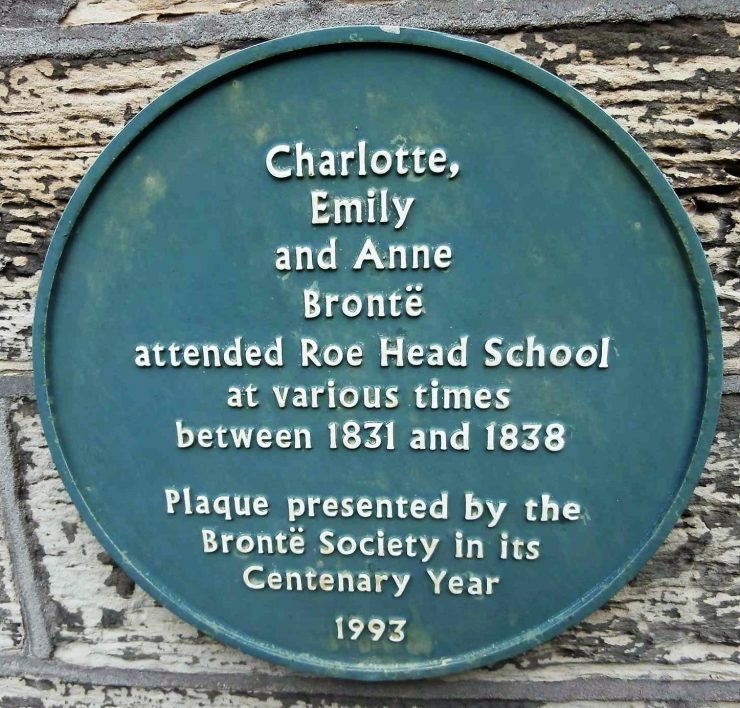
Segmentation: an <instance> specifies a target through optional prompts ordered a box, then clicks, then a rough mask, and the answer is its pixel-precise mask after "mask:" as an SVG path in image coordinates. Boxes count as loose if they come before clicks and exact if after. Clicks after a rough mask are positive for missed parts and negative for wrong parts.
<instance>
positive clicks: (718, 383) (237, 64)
mask: <svg viewBox="0 0 740 708" xmlns="http://www.w3.org/2000/svg"><path fill="white" fill-rule="evenodd" d="M359 43H363V44H365V45H373V46H379V47H383V46H391V47H392V46H394V45H402V46H405V47H411V48H419V49H422V50H432V51H437V52H441V53H443V54H451V55H453V56H455V57H458V58H460V57H462V58H464V59H467V60H469V61H472V62H474V63H477V64H479V65H481V64H482V65H484V66H488V67H491V68H492V69H495V70H498V71H504V72H507V73H509V74H511V75H513V76H514V77H516V78H518V79H520V80H522V81H525V82H527V83H529V84H531V85H534V86H536V87H538V88H539V89H541V90H542V91H544V92H546V93H547V94H548V95H549V96H551V97H553V98H555V99H557V100H558V101H560V102H561V103H563V104H565V105H566V106H568V107H569V108H570V109H571V110H573V111H574V112H576V113H577V114H578V115H579V116H580V117H581V118H582V119H584V120H585V121H587V122H588V123H590V124H591V126H592V127H594V128H596V129H597V130H598V131H599V132H600V133H602V135H604V136H605V137H606V138H607V139H608V140H610V141H611V142H612V144H613V145H614V146H615V147H616V148H617V149H618V150H619V151H620V153H621V154H622V156H623V157H625V158H626V159H627V160H628V161H629V162H630V163H631V165H632V167H633V168H634V169H635V170H636V171H637V172H638V173H639V174H640V175H641V177H642V179H643V181H644V183H645V184H646V186H647V187H648V188H649V189H650V190H651V191H652V192H653V194H654V195H655V196H656V197H657V199H658V201H659V202H660V204H661V206H662V208H663V210H664V212H665V215H666V216H667V218H668V219H669V221H670V223H671V224H672V225H673V229H674V232H675V235H676V236H677V237H678V239H679V241H680V245H681V246H682V249H683V255H684V258H685V260H686V262H687V266H688V269H689V272H690V274H691V275H692V277H693V280H694V282H695V285H696V290H695V292H696V294H697V295H698V301H697V304H698V306H699V307H700V309H701V314H702V318H703V322H704V329H705V332H706V345H707V346H706V356H705V362H706V368H705V370H704V371H702V372H697V375H702V376H703V377H704V389H705V399H704V407H703V415H702V419H701V423H700V425H699V426H698V429H697V435H696V440H695V443H694V450H693V453H692V455H691V458H690V461H689V464H688V465H687V468H686V472H685V474H684V478H683V482H682V483H681V485H680V487H679V489H678V492H677V494H676V495H675V497H674V498H673V501H672V503H671V504H670V505H669V506H668V507H667V509H666V510H665V511H664V513H663V515H662V517H660V519H659V521H658V523H657V524H656V526H655V527H654V529H653V531H652V533H651V534H650V535H649V537H647V538H646V539H645V540H644V542H643V545H642V546H641V547H640V548H639V550H638V551H637V552H636V553H635V554H633V555H632V556H630V557H629V558H628V559H627V561H626V562H625V563H623V564H622V565H621V566H620V567H619V568H618V569H617V570H616V571H615V572H614V573H613V574H612V575H611V576H609V577H607V578H604V579H603V580H602V582H601V583H599V584H597V585H596V586H594V587H593V588H592V589H591V590H590V591H589V592H588V593H586V594H584V595H582V596H581V597H580V598H579V599H578V600H577V601H576V602H574V603H573V604H571V605H570V606H568V607H566V608H564V609H563V611H562V612H560V613H559V614H557V615H554V616H552V617H550V619H549V621H548V622H546V623H543V624H542V625H540V626H539V627H537V628H535V629H533V630H529V631H527V632H524V633H521V634H519V635H517V636H516V637H514V638H512V639H511V640H510V641H508V642H506V643H501V644H497V645H490V646H488V647H485V648H483V649H478V650H475V651H470V652H464V653H461V654H457V655H455V656H454V657H449V658H438V659H433V660H428V661H424V660H421V661H418V662H416V663H414V664H413V665H412V666H409V665H402V664H398V665H392V664H391V665H388V664H382V663H377V664H373V663H372V660H365V659H363V660H362V662H361V663H357V662H353V661H346V660H345V661H342V660H337V661H330V660H325V659H317V658H311V657H310V656H306V655H305V654H301V653H299V652H291V651H286V650H282V649H279V648H277V647H275V646H273V645H268V644H266V643H261V642H257V641H254V640H251V639H250V638H249V637H248V636H246V635H245V633H238V632H233V631H230V630H228V629H227V628H225V627H222V626H220V625H219V623H218V622H217V621H215V620H213V619H211V618H208V617H206V616H204V615H203V614H202V613H201V612H199V610H198V609H197V608H196V607H193V606H192V605H188V604H187V603H185V602H184V601H181V600H180V599H179V598H178V597H177V596H176V595H175V594H173V593H170V592H169V590H168V589H167V587H166V585H165V584H163V583H161V582H159V581H157V580H156V579H154V578H150V577H149V576H148V575H147V573H146V571H145V569H143V568H139V567H137V566H135V565H134V564H133V563H132V562H131V561H129V560H128V557H127V554H126V551H125V549H123V548H120V547H119V546H118V545H116V541H115V539H113V538H111V537H110V536H108V535H107V533H106V532H105V529H104V528H103V527H102V526H101V525H100V524H99V523H98V521H97V519H96V517H95V513H94V510H93V509H91V508H90V507H89V506H88V505H87V504H86V502H85V500H84V497H83V496H82V494H81V492H80V490H79V488H78V487H77V484H76V482H75V479H74V476H73V475H72V473H71V471H70V469H69V467H68V465H67V462H66V459H65V456H64V452H63V451H62V449H61V446H60V443H59V439H58V437H57V434H56V427H55V423H54V416H53V414H52V410H51V400H50V399H51V395H50V392H49V381H48V379H47V371H46V323H47V317H48V313H49V305H50V300H51V297H52V291H53V284H54V279H55V276H56V272H57V268H58V266H59V263H60V260H61V257H62V254H63V250H64V246H65V244H66V242H67V239H68V238H69V237H70V234H71V233H72V231H73V229H74V227H75V225H76V222H77V219H78V217H79V216H80V214H81V213H82V211H83V209H84V206H85V204H86V202H87V200H88V199H89V198H90V196H91V195H92V194H93V192H94V191H95V188H96V186H97V184H98V182H99V181H100V180H101V179H102V178H103V177H104V176H105V174H106V173H107V172H108V171H109V170H110V169H111V167H113V166H114V165H115V164H116V161H117V160H118V158H119V157H120V156H121V155H122V154H123V153H124V152H125V151H126V149H127V148H128V147H129V145H131V144H132V143H133V142H134V141H135V140H136V138H137V136H139V135H140V134H142V133H143V132H144V131H146V130H147V128H148V127H149V126H150V125H152V123H154V122H155V121H156V120H157V119H159V118H160V117H162V116H163V115H165V114H166V113H167V111H169V110H170V109H172V108H173V107H175V106H177V105H178V104H179V103H180V102H181V101H183V100H185V99H187V98H188V97H189V96H190V95H191V94H193V93H195V92H197V91H199V90H200V89H203V88H204V87H206V86H208V85H209V84H211V83H212V82H215V81H218V80H220V79H222V78H224V77H226V76H227V75H229V74H230V73H232V72H235V71H239V70H241V69H244V68H246V67H254V66H258V65H259V64H261V63H264V62H267V61H270V60H272V59H276V58H287V57H290V56H291V55H299V54H300V53H302V52H305V51H315V50H324V49H327V48H330V47H332V46H345V47H347V46H351V45H353V44H359ZM33 369H34V381H35V388H36V396H37V401H38V407H39V413H40V416H41V421H42V426H43V430H44V434H45V436H46V439H47V442H48V444H49V449H50V451H51V455H52V459H53V461H54V464H55V465H56V467H57V468H58V470H59V472H60V474H61V476H62V479H63V481H64V484H65V487H66V488H67V491H68V492H69V495H70V497H71V498H72V500H73V501H74V503H75V506H76V507H77V509H78V510H79V511H80V513H81V515H82V517H83V519H84V521H85V522H86V523H87V525H88V527H90V529H91V530H92V532H93V533H94V535H95V537H96V538H97V539H98V540H99V541H100V543H101V544H102V545H103V547H104V548H105V549H106V551H107V552H108V553H109V554H110V555H111V556H112V557H113V559H114V560H115V561H116V563H118V564H119V565H120V566H121V567H122V568H123V569H124V570H125V571H126V573H127V574H129V575H130V576H131V577H132V578H133V579H134V581H135V582H136V583H137V584H139V585H140V586H141V587H142V588H143V589H145V590H146V591H147V592H148V593H149V594H150V595H152V596H153V597H154V598H156V599H157V600H158V601H159V602H161V603H162V604H163V605H164V606H165V607H167V608H168V609H170V610H171V611H173V612H174V613H175V614H176V615H178V616H179V617H181V618H182V619H184V620H185V621H186V622H188V623H190V624H191V625H194V626H195V627H197V628H198V629H200V630H202V631H204V632H205V633H207V634H209V635H211V636H213V637H215V638H216V639H218V640H220V641H222V642H223V643H225V644H228V645H230V646H233V647H236V648H238V649H240V650H242V651H244V652H246V653H248V654H251V655H254V656H257V657H259V658H262V659H267V660H270V661H274V662H276V663H279V664H283V665H285V666H288V667H291V668H294V669H297V670H300V671H303V672H308V673H311V674H318V675H323V676H329V677H334V678H345V679H359V680H366V681H383V680H404V679H417V678H426V677H435V676H444V675H448V674H452V673H457V672H461V671H464V670H466V669H472V668H476V667H481V666H486V665H489V664H493V663H495V662H499V661H502V660H504V659H507V658H509V657H512V656H514V655H516V654H519V653H521V652H523V651H525V650H527V649H529V648H532V647H534V646H537V645H539V644H541V643H543V642H545V641H547V640H548V639H551V638H552V637H554V636H555V635H557V634H559V633H560V632H562V631H563V630H565V629H567V628H568V627H571V626H572V625H574V624H576V623H577V622H579V621H580V620H582V619H584V618H585V617H586V616H588V615H589V614H591V613H592V612H593V611H595V610H596V609H598V608H599V607H601V606H602V605H603V604H604V603H605V602H606V601H607V600H609V599H610V598H611V597H612V596H613V595H614V594H615V593H616V592H617V591H618V590H619V589H620V588H622V587H623V586H624V585H625V584H626V583H627V582H629V580H631V579H632V578H633V577H634V576H635V575H636V574H637V572H638V571H639V570H640V568H641V567H642V566H643V565H644V564H645V563H646V562H647V560H648V559H649V558H650V557H651V556H652V555H653V554H654V553H655V551H656V550H657V549H658V547H659V546H660V544H661V543H662V542H663V541H664V540H665V538H666V536H667V535H668V533H669V532H670V531H671V529H672V528H673V526H674V524H675V523H676V521H677V520H678V518H679V516H680V515H681V512H682V511H683V510H684V508H685V507H686V505H687V504H688V502H689V499H690V498H691V495H692V493H693V490H694V487H695V485H696V483H697V481H698V479H699V477H700V475H701V472H702V469H703V467H704V463H705V461H706V459H707V457H708V454H709V448H710V446H711V443H712V439H713V436H714V430H715V427H716V423H717V417H718V414H719V404H720V400H721V395H722V338H721V323H720V317H719V308H718V303H717V298H716V295H715V292H714V286H713V281H712V276H711V272H710V269H709V265H708V263H707V260H706V257H705V255H704V251H703V249H702V247H701V243H700V241H699V238H698V236H697V235H696V233H695V231H694V229H693V226H692V225H691V222H690V221H689V218H688V216H687V214H686V212H685V211H684V209H683V207H682V205H681V202H680V201H679V199H678V197H677V196H676V194H675V192H674V191H673V189H672V188H671V186H670V184H669V183H668V181H667V180H666V178H665V177H664V176H663V174H662V173H661V172H660V170H659V168H658V167H657V166H656V165H655V164H654V163H653V162H652V160H651V159H650V157H648V155H647V154H646V153H645V151H644V150H643V149H642V148H641V147H640V146H639V145H638V143H637V142H636V141H635V140H634V139H633V138H632V137H631V136H630V135H629V134H628V133H627V132H626V131H625V130H624V129H623V128H621V127H620V126H619V125H618V124H617V123H616V121H614V119H612V118H611V117H610V116H609V115H608V114H607V113H606V112H605V111H603V110H602V109H601V108H599V107H598V106H597V105H596V104H595V103H593V102H592V101H591V100H590V99H589V98H587V97H586V96H585V95H583V94H582V93H580V92H579V91H578V90H577V89H575V88H573V87H571V86H570V85H568V84H567V83H565V82H564V81H562V80H561V79H559V78H557V77H555V76H554V75H552V74H550V73H548V72H547V71H545V70H544V69H541V68H539V67H538V66H535V65H533V64H530V63H528V62H527V61H525V60H524V59H520V58H518V57H516V56H514V55H511V54H509V53H507V52H505V51H502V50H500V49H495V48H493V47H490V46H488V45H486V44H483V43H481V42H478V41H475V40H470V39H463V38H460V37H454V36H451V35H447V34H442V33H439V32H434V31H431V30H421V29H413V28H406V27H396V26H393V27H389V26H382V27H376V26H347V27H333V28H329V29H321V30H315V31H311V32H303V33H300V34H296V35H292V36H288V37H284V38H281V39H274V40H270V41H267V42H264V43H261V44H258V45H255V46H252V47H248V48H246V49H243V50H241V51H239V52H236V53H234V54H232V55H229V56H227V57H224V58H221V59H219V60H217V61H215V62H213V63H212V64H209V65H208V66H205V67H203V68H201V69H200V70H198V71H196V72H195V73H193V74H191V75H189V76H187V77H186V78H185V79H183V80H181V81H180V82H179V83H177V84H176V85H175V86H173V87H171V88H170V89H168V90H167V91H165V92H164V93H163V94H162V95H160V96H159V97H158V98H156V99H155V100H154V101H153V102H152V103H150V104H149V105H148V106H146V107H145V108H144V109H143V110H142V111H141V112H140V113H138V114H137V115H136V116H134V118H132V119H131V121H129V123H128V124H127V125H126V126H125V127H124V128H123V129H122V130H121V132H120V133H118V134H117V135H116V136H115V137H114V138H113V140H111V142H110V143H109V144H108V146H107V147H106V148H105V149H104V150H103V152H102V153H101V154H100V156H99V157H98V158H97V159H96V160H95V162H94V163H93V165H92V166H91V167H90V168H89V170H88V171H87V173H86V174H85V176H84V177H83V179H82V181H81V182H80V184H79V186H78V187H77V189H76V190H75V192H74V194H73V195H72V198H71V199H70V201H69V204H68V205H67V207H66V209H65V210H64V213H63V215H62V217H61V219H60V221H59V224H58V226H57V228H56V230H55V232H54V235H53V238H52V240H51V244H50V246H49V250H48V253H47V255H46V259H45V262H44V267H43V270H42V274H41V279H40V283H39V289H38V295H37V299H36V311H35V315H34V321H33Z"/></svg>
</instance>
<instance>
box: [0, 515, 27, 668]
mask: <svg viewBox="0 0 740 708" xmlns="http://www.w3.org/2000/svg"><path fill="white" fill-rule="evenodd" d="M1 511H2V510H0V512H1ZM22 645H23V620H22V618H21V607H20V603H19V602H18V596H17V594H16V589H15V583H14V581H13V567H12V564H11V560H10V549H9V547H8V539H7V538H6V535H5V525H4V523H3V517H2V513H0V655H2V654H3V653H5V652H7V651H18V650H20V648H21V646H22Z"/></svg>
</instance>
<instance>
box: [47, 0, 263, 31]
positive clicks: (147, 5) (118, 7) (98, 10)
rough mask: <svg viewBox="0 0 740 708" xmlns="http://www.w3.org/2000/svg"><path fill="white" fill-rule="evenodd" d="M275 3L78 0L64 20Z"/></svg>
mask: <svg viewBox="0 0 740 708" xmlns="http://www.w3.org/2000/svg"><path fill="white" fill-rule="evenodd" d="M273 4H275V0H78V2H77V3H76V4H75V5H74V6H73V7H72V9H71V10H70V11H69V12H68V13H67V15H66V16H65V17H64V20H63V21H62V23H63V24H65V25H72V26H76V25H92V24H110V23H116V22H156V21H157V20H168V19H171V18H176V17H183V16H184V15H200V14H204V13H211V12H217V13H234V12H251V11H252V10H256V9H257V8H259V7H265V6H266V5H273Z"/></svg>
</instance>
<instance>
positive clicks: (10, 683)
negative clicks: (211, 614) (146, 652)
mask: <svg viewBox="0 0 740 708" xmlns="http://www.w3.org/2000/svg"><path fill="white" fill-rule="evenodd" d="M0 704H2V705H7V706H19V707H21V706H32V707H33V708H100V706H115V708H147V707H148V706H151V707H153V708H156V707H157V706H167V708H213V706H216V705H218V706H220V707H221V708H237V706H238V708H310V705H311V704H309V703H306V702H305V701H302V700H299V699H280V700H278V699H275V698H257V697H252V696H247V695H244V694H243V693H239V692H229V691H217V692H216V691H213V690H206V689H193V688H170V689H162V688H139V687H120V686H91V685H89V684H87V683H72V682H65V681H61V680H56V679H55V680H50V679H41V680H39V679H35V678H32V677H27V678H22V677H12V678H8V677H6V678H3V679H2V685H0ZM321 705H322V706H323V708H343V707H344V706H347V708H349V707H350V706H353V705H356V703H355V702H354V701H347V702H346V703H339V702H328V701H327V702H324V701H322V702H321Z"/></svg>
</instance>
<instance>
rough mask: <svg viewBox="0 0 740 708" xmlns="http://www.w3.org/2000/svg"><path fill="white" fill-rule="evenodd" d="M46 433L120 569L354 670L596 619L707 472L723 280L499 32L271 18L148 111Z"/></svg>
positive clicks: (49, 372)
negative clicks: (471, 34) (499, 45)
mask: <svg viewBox="0 0 740 708" xmlns="http://www.w3.org/2000/svg"><path fill="white" fill-rule="evenodd" d="M34 336H35V343H34V356H35V372H36V382H37V390H38V400H39V407H40V411H41V415H42V419H43V424H44V430H45V432H46V436H47V439H48V441H49V445H50V448H51V451H52V454H53V457H54V460H55V463H56V465H57V467H58V469H59V471H60V473H61V475H62V477H63V478H64V481H65V483H66V485H67V488H68V490H69V493H70V494H71V496H72V498H73V499H74V501H75V503H76V504H77V506H78V507H79V509H80V512H81V514H82V516H83V518H84V519H85V521H86V522H87V524H88V525H89V526H90V528H91V529H92V530H93V532H94V533H95V534H96V536H97V537H98V538H99V540H100V541H101V543H102V544H103V545H104V546H105V548H106V549H107V551H108V552H109V553H110V554H111V555H112V556H113V558H114V559H115V560H116V562H118V563H119V564H120V565H121V566H122V567H123V568H124V569H125V570H126V572H127V573H129V574H130V575H131V577H132V578H133V579H135V581H136V582H138V583H139V584H140V585H141V586H142V587H143V588H144V589H146V590H147V591H148V592H149V593H151V594H152V595H153V596H154V597H155V598H157V599H158V600H159V601H161V602H162V603H163V604H164V605H166V606H167V607H169V608H170V609H172V610H173V611H174V612H175V613H177V614H178V615H180V616H181V617H183V618H184V619H186V620H187V621H189V622H191V623H192V624H194V625H195V626H197V627H198V628H199V629H201V630H203V631H204V632H206V633H208V634H210V635H213V636H215V637H217V638H219V639H220V640H222V641H224V642H226V643H228V644H231V645H233V646H236V647H239V648H241V649H243V650H244V651H246V652H249V653H252V654H255V655H257V656H259V657H263V658H266V659H270V660H274V661H277V662H280V663H283V664H287V665H289V666H293V667H295V668H297V669H299V670H302V671H308V672H313V673H319V674H325V675H330V676H336V677H347V678H357V679H366V680H381V679H403V678H415V677H424V676H435V675H443V674H448V673H453V672H457V671H461V670H463V669H466V668H470V667H475V666H482V665H486V664H492V663H494V662H496V661H500V660H502V659H504V658H507V657H510V656H512V655H514V654H517V653H519V652H521V651H523V650H525V649H527V648H530V647H533V646H535V645H536V644H539V643H541V642H543V641H545V640H547V639H548V638H550V637H552V636H554V635H555V634H556V633H558V632H559V631H562V630H563V629H565V628H566V627H568V626H571V625H573V624H574V623H576V622H577V621H578V620H580V619H582V618H584V617H586V616H587V615H588V614H589V613H590V612H592V611H594V610H595V609H596V608H598V607H599V606H600V605H602V604H603V603H604V602H605V601H606V600H607V599H608V598H609V597H611V596H612V595H613V594H614V593H615V592H616V591H617V590H618V589H619V588H620V587H621V586H622V585H624V583H626V582H627V581H628V580H629V579H630V578H631V577H633V576H634V574H635V573H636V572H637V571H638V569H639V568H640V567H641V565H642V564H643V563H644V562H645V561H646V560H647V559H648V558H649V557H650V555H651V554H652V553H653V552H654V551H655V550H656V548H657V547H658V545H659V544H660V543H661V541H662V540H663V539H664V538H665V536H666V534H667V533H668V532H669V530H670V529H671V527H672V525H673V524H674V523H675V521H676V520H677V518H678V516H679V514H680V513H681V511H682V509H683V508H684V507H685V505H686V503H687V502H688V500H689V498H690V496H691V492H692V490H693V487H694V485H695V484H696V481H697V479H698V476H699V474H700V472H701V469H702V466H703V463H704V461H705V460H706V456H707V453H708V449H709V445H710V442H711V439H712V435H713V431H714V424H715V421H716V416H717V408H718V405H719V397H720V389H721V364H722V362H721V343H720V331H719V317H718V311H717V304H716V299H715V296H714V293H713V289H712V283H711V277H710V273H709V269H708V266H707V263H706V260H705V258H704V255H703V253H702V249H701V246H700V244H699V241H698V239H697V237H696V235H695V233H694V232H693V230H692V228H691V225H690V223H689V221H688V218H687V216H686V215H685V213H684V212H683V210H682V208H681V205H680V203H679V201H678V199H677V197H676V196H675V194H674V193H673V192H672V190H671V188H670V187H669V185H668V183H667V182H666V181H665V179H664V178H663V177H662V176H661V174H660V172H659V171H658V169H657V168H656V167H655V165H654V164H653V163H652V162H651V161H650V159H649V158H648V157H647V156H646V155H645V153H644V152H643V151H642V150H641V149H640V148H639V147H638V146H637V144H636V143H635V142H634V141H633V140H632V139H631V138H630V137H629V136H628V135H627V134H626V133H625V132H624V131H623V130H622V129H621V128H620V127H619V126H618V125H617V124H616V123H615V122H614V121H613V120H612V119H611V118H609V117H608V116H607V115H606V114H605V113H604V112H602V111H601V110H600V109H599V108H597V107H596V106H595V105H594V104H593V103H591V102H590V101H589V100H588V99H586V98H585V97H584V96H582V95H581V94H579V93H578V92H577V91H576V90H574V89H572V88H570V87H569V86H568V85H566V84H565V83H563V82H561V81H560V80H558V79H556V78H555V77H553V76H551V75H550V74H548V73H547V72H545V71H543V70H541V69H539V68H537V67H534V66H531V65H529V64H527V63H526V62H524V61H522V60H520V59H517V58H515V57H512V56H510V55H508V54H506V53H505V52H501V51H497V50H495V49H492V48H491V47H488V46H486V45H483V44H480V43H477V42H471V41H465V40H461V39H456V38H453V37H449V36H446V35H442V34H437V33H433V32H425V31H420V30H406V29H399V28H388V27H386V28H379V27H350V28H338V29H331V30H324V31H319V32H313V33H307V34H302V35H297V36H294V37H289V38H287V39H282V40H277V41H273V42H267V43H265V44H261V45H259V46H256V47H253V48H250V49H247V50H245V51H243V52H239V53H236V54H232V55H231V56H228V57H226V58H224V59H221V60H220V61H217V62H215V63H214V64H212V65H211V66H209V67H207V68H205V69H203V70H201V71H199V72H197V73H195V74H194V75H192V76H190V77H188V78H186V79H185V80H184V81H182V82H181V83H179V84H178V85H177V86H175V87H174V88H172V89H170V90H169V91H167V92H166V93H165V94H164V95H163V96H161V97H160V98H158V99H157V100H156V101H154V102H153V103H152V104H151V105H150V106H149V107H147V108H146V109H145V110H144V111H142V112H141V113H140V114H139V115H137V116H136V117H135V118H134V119H133V120H131V121H130V123H129V124H128V125H127V126H126V128H125V129H124V130H123V131H122V132H121V134H120V135H118V136H117V137H116V138H115V139H114V140H113V141H112V143H111V144H110V145H109V146H108V148H106V150H105V151H104V152H103V154H102V156H101V157H100V158H99V159H98V160H97V161H96V162H95V163H94V165H93V166H92V168H91V169H90V171H89V173H88V174H87V175H86V177H85V178H84V180H83V181H82V183H81V185H80V187H79V189H78V190H77V191H76V193H75V194H74V196H73V198H72V200H71V202H70V204H69V206H68V208H67V210H66V211H65V213H64V216H63V217H62V220H61V222H60V225H59V227H58V229H57V232H56V234H55V236H54V239H53V241H52V244H51V248H50V251H49V255H48V258H47V262H46V264H45V267H44V272H43V276H42V280H41V285H40V292H39V299H38V307H37V312H36V321H35V335H34Z"/></svg>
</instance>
